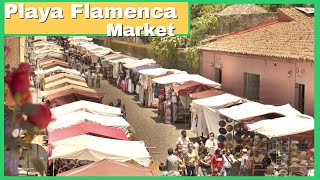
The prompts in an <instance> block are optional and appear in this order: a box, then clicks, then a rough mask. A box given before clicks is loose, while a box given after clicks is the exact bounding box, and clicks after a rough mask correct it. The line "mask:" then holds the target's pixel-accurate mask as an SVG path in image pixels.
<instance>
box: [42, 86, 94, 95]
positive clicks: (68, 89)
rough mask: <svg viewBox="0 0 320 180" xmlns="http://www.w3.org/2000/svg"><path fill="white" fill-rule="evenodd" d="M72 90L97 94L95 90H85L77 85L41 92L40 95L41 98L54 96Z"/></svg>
mask: <svg viewBox="0 0 320 180" xmlns="http://www.w3.org/2000/svg"><path fill="white" fill-rule="evenodd" d="M74 89H76V90H82V91H87V92H90V93H98V92H97V91H96V90H95V89H91V88H86V87H82V86H77V85H67V86H63V87H60V88H57V89H53V90H50V91H41V92H40V93H41V95H42V96H49V95H51V94H55V93H58V92H60V91H72V90H74Z"/></svg>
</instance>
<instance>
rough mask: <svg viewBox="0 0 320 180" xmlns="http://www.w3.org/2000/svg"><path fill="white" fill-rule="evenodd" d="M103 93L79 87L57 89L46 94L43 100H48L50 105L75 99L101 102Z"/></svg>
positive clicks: (60, 104) (57, 104) (66, 102)
mask: <svg viewBox="0 0 320 180" xmlns="http://www.w3.org/2000/svg"><path fill="white" fill-rule="evenodd" d="M102 98H103V95H101V94H100V93H93V92H88V91H83V90H79V89H72V90H65V91H59V92H57V93H54V94H50V95H47V96H46V97H45V101H46V102H47V101H49V105H50V107H55V106H62V105H65V104H68V103H72V102H75V101H81V100H85V101H91V102H96V103H101V102H102Z"/></svg>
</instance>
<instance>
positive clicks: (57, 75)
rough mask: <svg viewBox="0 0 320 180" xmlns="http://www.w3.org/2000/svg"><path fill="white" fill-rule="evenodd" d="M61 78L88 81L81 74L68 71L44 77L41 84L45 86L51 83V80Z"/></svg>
mask: <svg viewBox="0 0 320 180" xmlns="http://www.w3.org/2000/svg"><path fill="white" fill-rule="evenodd" d="M61 79H70V80H75V81H79V82H86V80H85V79H84V78H83V77H81V76H77V75H73V74H68V73H60V74H56V75H53V76H50V77H47V78H44V79H42V81H41V86H44V85H45V84H49V83H51V82H54V81H58V80H61Z"/></svg>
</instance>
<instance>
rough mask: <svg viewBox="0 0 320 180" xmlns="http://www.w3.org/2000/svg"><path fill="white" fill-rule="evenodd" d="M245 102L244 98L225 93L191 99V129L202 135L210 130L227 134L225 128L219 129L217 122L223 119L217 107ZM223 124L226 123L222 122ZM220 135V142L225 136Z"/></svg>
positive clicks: (207, 133)
mask: <svg viewBox="0 0 320 180" xmlns="http://www.w3.org/2000/svg"><path fill="white" fill-rule="evenodd" d="M244 102H246V100H245V99H243V98H240V97H237V96H234V95H231V94H228V93H225V94H221V95H217V96H212V97H208V98H204V99H197V100H192V103H191V109H190V110H191V112H192V122H191V123H192V126H191V131H192V132H193V133H196V134H197V135H198V136H199V135H201V134H202V133H203V135H204V136H207V135H209V133H210V132H213V133H214V134H216V135H218V134H224V135H225V134H227V133H226V131H225V130H220V128H219V127H220V125H219V122H220V121H221V120H224V119H225V118H224V117H221V116H220V113H219V111H218V110H219V109H222V108H226V107H230V106H233V105H237V104H241V103H244ZM224 125H226V124H225V123H224ZM219 130H220V131H221V132H222V131H223V133H221V132H220V131H219ZM224 135H222V136H220V138H219V137H218V140H220V142H221V143H223V142H225V141H226V137H225V136H224Z"/></svg>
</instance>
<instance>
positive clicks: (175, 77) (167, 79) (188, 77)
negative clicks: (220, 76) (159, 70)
mask: <svg viewBox="0 0 320 180" xmlns="http://www.w3.org/2000/svg"><path fill="white" fill-rule="evenodd" d="M152 81H153V82H155V83H158V84H164V85H166V84H175V83H176V84H182V83H184V82H187V81H195V82H198V83H202V84H205V85H208V86H211V87H214V88H218V89H220V88H221V84H219V83H217V82H214V81H211V80H209V79H207V78H205V77H202V76H200V75H198V74H185V73H183V74H182V73H180V74H172V75H168V76H163V77H160V78H155V79H153V80H152Z"/></svg>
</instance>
